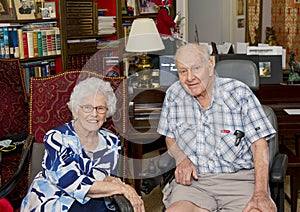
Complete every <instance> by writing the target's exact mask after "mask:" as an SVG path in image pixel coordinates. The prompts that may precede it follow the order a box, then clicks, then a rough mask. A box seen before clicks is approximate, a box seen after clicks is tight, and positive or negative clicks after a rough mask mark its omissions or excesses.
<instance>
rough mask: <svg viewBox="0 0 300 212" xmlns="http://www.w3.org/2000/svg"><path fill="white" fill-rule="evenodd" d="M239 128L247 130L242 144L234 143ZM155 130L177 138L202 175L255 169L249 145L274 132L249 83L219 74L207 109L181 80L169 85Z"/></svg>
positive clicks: (244, 131) (270, 135) (178, 143)
mask: <svg viewBox="0 0 300 212" xmlns="http://www.w3.org/2000/svg"><path fill="white" fill-rule="evenodd" d="M236 130H240V131H242V132H243V133H244V137H243V138H242V139H241V140H240V142H236V136H235V135H234V132H235V131H236ZM157 132H158V133H159V134H162V135H165V136H167V137H170V138H175V139H176V143H177V145H178V146H179V148H180V149H181V150H182V151H183V152H184V153H185V154H186V155H187V156H188V158H189V159H190V160H191V161H192V162H193V163H194V165H195V166H196V167H197V168H198V173H199V174H205V173H230V172H237V171H239V170H241V169H252V168H254V163H253V156H252V152H251V149H250V146H251V144H252V143H253V142H255V141H256V140H258V139H260V138H266V139H267V140H268V139H270V138H271V137H273V136H274V135H275V133H276V131H275V130H274V128H273V127H272V125H271V123H270V122H269V120H268V118H267V117H266V115H265V113H264V111H263V108H262V106H261V104H260V102H259V101H258V99H257V98H256V96H255V95H254V93H253V92H252V91H251V90H250V88H249V87H248V86H247V85H245V84H244V83H242V82H240V81H237V80H234V79H229V78H219V77H217V76H215V78H214V87H213V92H212V96H211V104H210V106H209V107H208V108H207V109H205V110H203V109H202V107H201V105H200V104H199V102H198V101H197V100H196V98H195V97H193V96H191V95H190V94H189V93H187V92H186V91H185V90H184V88H183V87H182V85H181V83H180V82H179V81H177V82H175V83H174V84H173V85H172V86H170V87H169V89H168V90H167V93H166V96H165V100H164V104H163V109H162V113H161V117H160V121H159V124H158V129H157ZM236 144H238V145H236Z"/></svg>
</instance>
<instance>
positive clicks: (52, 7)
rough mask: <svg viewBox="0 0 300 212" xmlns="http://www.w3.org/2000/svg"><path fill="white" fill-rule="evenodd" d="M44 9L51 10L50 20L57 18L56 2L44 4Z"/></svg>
mask: <svg viewBox="0 0 300 212" xmlns="http://www.w3.org/2000/svg"><path fill="white" fill-rule="evenodd" d="M44 8H48V9H49V13H50V18H56V5H55V2H54V1H51V2H50V1H49V2H44Z"/></svg>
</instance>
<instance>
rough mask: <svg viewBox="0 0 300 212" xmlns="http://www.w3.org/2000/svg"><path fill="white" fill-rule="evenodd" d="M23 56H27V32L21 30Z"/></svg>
mask: <svg viewBox="0 0 300 212" xmlns="http://www.w3.org/2000/svg"><path fill="white" fill-rule="evenodd" d="M22 38H23V49H24V58H29V53H28V40H27V32H26V31H22Z"/></svg>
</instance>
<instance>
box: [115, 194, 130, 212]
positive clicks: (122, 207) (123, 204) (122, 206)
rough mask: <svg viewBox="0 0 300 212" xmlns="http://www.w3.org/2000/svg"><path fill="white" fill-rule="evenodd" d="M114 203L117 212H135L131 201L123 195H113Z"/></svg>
mask: <svg viewBox="0 0 300 212" xmlns="http://www.w3.org/2000/svg"><path fill="white" fill-rule="evenodd" d="M113 201H114V203H115V205H116V211H119V212H133V207H132V205H131V203H130V202H129V200H128V199H127V198H126V197H125V196H124V195H122V194H115V195H113Z"/></svg>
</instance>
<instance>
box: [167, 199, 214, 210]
mask: <svg viewBox="0 0 300 212" xmlns="http://www.w3.org/2000/svg"><path fill="white" fill-rule="evenodd" d="M177 211H178V212H182V211H189V212H209V210H207V209H203V208H199V207H198V206H196V205H195V204H193V203H192V202H190V201H186V200H180V201H177V202H174V203H172V204H171V205H170V206H169V207H168V208H167V209H166V212H177Z"/></svg>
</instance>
